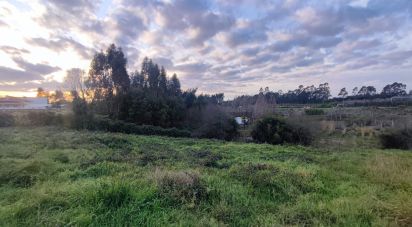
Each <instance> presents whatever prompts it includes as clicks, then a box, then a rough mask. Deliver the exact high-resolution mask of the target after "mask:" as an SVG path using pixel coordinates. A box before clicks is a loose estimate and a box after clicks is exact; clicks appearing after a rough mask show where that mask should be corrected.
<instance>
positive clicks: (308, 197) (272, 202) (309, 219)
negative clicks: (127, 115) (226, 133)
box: [0, 128, 412, 226]
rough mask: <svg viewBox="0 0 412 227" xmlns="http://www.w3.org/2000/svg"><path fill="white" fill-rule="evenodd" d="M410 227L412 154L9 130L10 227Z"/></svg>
mask: <svg viewBox="0 0 412 227" xmlns="http://www.w3.org/2000/svg"><path fill="white" fill-rule="evenodd" d="M38 225H40V226H63V225H68V226H70V225H74V226H86V225H87V226H119V225H120V226H165V225H175V226H226V225H228V226H251V225H252V226H276V225H288V226H302V225H310V226H312V225H315V226H331V225H334V226H335V225H336V226H388V225H401V226H402V225H403V226H408V225H409V226H410V225H412V152H406V151H397V150H391V151H382V150H356V151H348V152H331V151H328V152H326V151H320V150H316V149H315V148H304V147H297V146H270V145H257V144H244V143H230V142H222V141H213V140H197V139H183V138H167V137H156V136H134V135H124V134H110V133H94V132H86V131H82V132H79V131H70V130H63V129H59V128H32V129H28V128H1V129H0V226H38Z"/></svg>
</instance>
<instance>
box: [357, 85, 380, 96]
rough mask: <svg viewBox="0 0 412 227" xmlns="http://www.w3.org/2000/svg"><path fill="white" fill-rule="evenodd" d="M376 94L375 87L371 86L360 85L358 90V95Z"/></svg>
mask: <svg viewBox="0 0 412 227" xmlns="http://www.w3.org/2000/svg"><path fill="white" fill-rule="evenodd" d="M374 95H376V88H375V87H373V86H362V87H361V89H360V90H359V92H358V96H361V97H371V96H374Z"/></svg>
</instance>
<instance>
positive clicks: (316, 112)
mask: <svg viewBox="0 0 412 227" xmlns="http://www.w3.org/2000/svg"><path fill="white" fill-rule="evenodd" d="M305 114H306V115H324V114H325V111H324V110H322V109H306V110H305Z"/></svg>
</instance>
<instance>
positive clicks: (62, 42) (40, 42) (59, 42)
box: [27, 37, 95, 59]
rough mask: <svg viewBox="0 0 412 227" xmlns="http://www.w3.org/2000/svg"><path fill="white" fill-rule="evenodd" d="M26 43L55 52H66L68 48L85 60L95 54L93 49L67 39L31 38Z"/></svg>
mask: <svg viewBox="0 0 412 227" xmlns="http://www.w3.org/2000/svg"><path fill="white" fill-rule="evenodd" d="M27 42H28V43H30V44H32V45H36V46H40V47H44V48H47V49H50V50H53V51H55V52H62V51H66V50H67V49H68V48H71V49H73V50H74V51H75V52H76V53H77V54H79V55H80V56H82V57H83V58H85V59H90V58H91V57H92V56H93V53H94V52H95V51H94V50H93V49H91V48H88V47H86V46H84V45H83V44H81V43H79V42H77V41H75V40H73V39H72V38H69V37H57V38H55V39H45V38H31V39H28V40H27Z"/></svg>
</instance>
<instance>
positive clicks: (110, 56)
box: [86, 44, 130, 117]
mask: <svg viewBox="0 0 412 227" xmlns="http://www.w3.org/2000/svg"><path fill="white" fill-rule="evenodd" d="M126 64H127V59H126V57H125V56H124V54H123V51H122V49H121V48H117V47H116V46H115V45H114V44H112V45H110V46H109V48H108V49H107V50H106V53H103V52H100V53H97V54H95V55H94V57H93V60H92V63H91V65H90V70H89V77H88V79H87V81H86V87H87V88H88V90H89V91H90V92H89V93H90V94H91V97H92V103H93V104H95V105H96V106H105V109H104V110H103V112H106V113H109V115H110V116H112V117H113V116H118V115H119V113H120V109H121V106H120V103H124V102H123V100H122V99H123V98H124V97H126V96H125V94H126V93H127V91H128V90H129V87H130V78H129V76H128V74H127V70H126ZM115 96H116V97H115ZM115 99H116V100H115ZM100 104H103V105H100Z"/></svg>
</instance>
